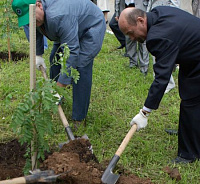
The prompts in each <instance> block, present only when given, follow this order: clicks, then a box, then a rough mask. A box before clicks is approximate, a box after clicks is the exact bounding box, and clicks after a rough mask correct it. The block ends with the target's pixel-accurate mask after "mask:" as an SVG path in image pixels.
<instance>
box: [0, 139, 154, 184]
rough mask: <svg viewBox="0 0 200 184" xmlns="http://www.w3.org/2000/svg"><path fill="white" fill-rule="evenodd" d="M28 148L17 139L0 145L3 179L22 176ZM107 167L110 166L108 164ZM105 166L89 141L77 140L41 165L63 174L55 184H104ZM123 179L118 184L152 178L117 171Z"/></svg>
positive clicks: (140, 183)
mask: <svg viewBox="0 0 200 184" xmlns="http://www.w3.org/2000/svg"><path fill="white" fill-rule="evenodd" d="M25 148H26V146H25V145H23V146H21V145H20V144H19V143H18V141H17V140H13V141H11V142H9V143H7V144H0V180H5V179H7V178H15V177H20V176H23V174H22V170H23V167H24V164H25V159H24V157H23V156H24V153H25ZM107 164H108V163H107ZM105 168H106V164H100V163H98V160H97V158H96V157H95V155H94V154H93V153H92V150H91V144H90V142H89V140H86V139H76V140H74V141H70V142H69V143H68V144H65V145H64V146H63V147H62V148H61V150H60V151H59V152H54V153H52V154H51V155H50V156H48V159H46V160H45V161H44V162H43V163H42V164H41V168H40V169H41V170H49V169H52V170H53V171H54V172H55V174H61V175H60V176H59V177H58V181H57V182H56V183H63V184H64V183H65V184H101V183H102V182H101V176H102V174H103V172H104V170H105ZM118 171H119V172H120V173H121V176H120V178H119V180H118V182H117V184H150V183H151V181H150V179H147V180H144V179H140V178H138V177H136V176H134V175H132V174H128V173H127V172H126V173H125V171H124V169H123V168H121V169H120V168H118Z"/></svg>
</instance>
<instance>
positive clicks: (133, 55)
mask: <svg viewBox="0 0 200 184" xmlns="http://www.w3.org/2000/svg"><path fill="white" fill-rule="evenodd" d="M126 53H127V55H128V57H129V58H130V64H131V63H132V64H134V65H135V66H137V65H138V62H137V59H138V57H137V42H136V41H132V40H131V39H130V38H129V37H128V36H126Z"/></svg>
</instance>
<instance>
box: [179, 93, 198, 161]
mask: <svg viewBox="0 0 200 184" xmlns="http://www.w3.org/2000/svg"><path fill="white" fill-rule="evenodd" d="M199 114H200V96H199V97H198V98H195V99H192V100H190V101H182V102H181V105H180V119H179V130H178V156H180V157H182V158H185V159H200V118H199Z"/></svg>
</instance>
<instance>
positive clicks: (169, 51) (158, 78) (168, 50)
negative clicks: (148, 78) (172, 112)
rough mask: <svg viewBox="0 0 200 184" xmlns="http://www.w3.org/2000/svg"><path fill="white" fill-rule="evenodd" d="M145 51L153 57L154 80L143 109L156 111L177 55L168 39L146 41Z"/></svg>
mask: <svg viewBox="0 0 200 184" xmlns="http://www.w3.org/2000/svg"><path fill="white" fill-rule="evenodd" d="M146 44H147V49H148V50H149V52H150V53H151V54H152V55H153V56H155V58H156V63H155V64H154V66H153V69H154V72H155V79H154V81H153V83H152V84H151V87H150V89H149V93H148V96H147V98H146V101H145V104H144V106H145V107H148V108H150V109H157V108H158V106H159V104H160V101H161V99H162V97H163V94H164V92H165V89H166V87H167V85H168V82H169V80H170V76H171V74H172V71H173V68H174V65H175V63H176V59H177V56H178V53H179V49H178V47H177V45H176V44H175V43H174V42H172V41H171V40H168V39H160V38H157V39H151V40H148V41H147V43H146Z"/></svg>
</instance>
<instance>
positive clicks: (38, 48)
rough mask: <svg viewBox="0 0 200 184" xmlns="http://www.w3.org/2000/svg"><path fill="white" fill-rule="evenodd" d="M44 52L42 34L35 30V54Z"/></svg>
mask: <svg viewBox="0 0 200 184" xmlns="http://www.w3.org/2000/svg"><path fill="white" fill-rule="evenodd" d="M42 54H44V39H43V35H42V34H41V33H40V32H39V31H38V30H36V55H37V56H39V55H42Z"/></svg>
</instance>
